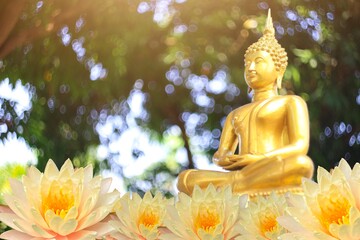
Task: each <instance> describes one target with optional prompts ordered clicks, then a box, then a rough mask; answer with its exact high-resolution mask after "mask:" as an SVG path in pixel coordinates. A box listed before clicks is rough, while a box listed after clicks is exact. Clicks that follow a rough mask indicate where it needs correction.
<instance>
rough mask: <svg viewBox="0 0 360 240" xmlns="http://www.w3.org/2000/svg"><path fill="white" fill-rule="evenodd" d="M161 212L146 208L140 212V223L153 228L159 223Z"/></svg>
mask: <svg viewBox="0 0 360 240" xmlns="http://www.w3.org/2000/svg"><path fill="white" fill-rule="evenodd" d="M159 220H160V217H159V214H158V213H157V211H155V210H154V209H145V211H144V212H143V213H142V214H140V217H139V220H138V224H139V226H140V225H141V224H142V225H144V226H145V227H146V228H148V229H152V228H153V227H154V226H156V225H158V224H159Z"/></svg>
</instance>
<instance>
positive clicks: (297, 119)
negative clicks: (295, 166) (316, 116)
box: [264, 96, 310, 159]
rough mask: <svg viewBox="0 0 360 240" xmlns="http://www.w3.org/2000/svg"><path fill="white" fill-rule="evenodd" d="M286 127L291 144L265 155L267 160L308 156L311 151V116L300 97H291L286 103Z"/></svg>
mask: <svg viewBox="0 0 360 240" xmlns="http://www.w3.org/2000/svg"><path fill="white" fill-rule="evenodd" d="M285 121H286V125H287V131H288V138H289V143H288V144H287V145H284V146H283V147H281V148H279V149H276V150H274V151H271V152H268V153H265V154H264V155H265V156H266V157H267V158H272V157H277V156H279V157H281V158H282V159H284V158H287V157H291V156H295V155H306V153H307V151H308V149H309V135H310V133H309V132H310V131H309V115H308V110H307V106H306V103H305V101H304V100H303V99H302V98H300V97H299V96H289V98H288V99H287V101H286V119H285Z"/></svg>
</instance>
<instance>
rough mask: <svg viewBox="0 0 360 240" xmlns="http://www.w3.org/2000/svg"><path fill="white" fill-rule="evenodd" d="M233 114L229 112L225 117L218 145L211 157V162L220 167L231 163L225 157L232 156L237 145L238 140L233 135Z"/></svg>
mask: <svg viewBox="0 0 360 240" xmlns="http://www.w3.org/2000/svg"><path fill="white" fill-rule="evenodd" d="M233 115H234V112H231V113H230V114H229V115H228V116H227V117H226V121H225V124H224V128H223V130H222V132H221V137H220V144H219V148H218V150H217V151H216V152H215V154H214V156H213V159H212V160H213V162H214V163H215V164H216V165H218V166H220V167H223V166H227V165H230V164H232V163H233V162H231V161H229V160H228V159H227V156H229V155H233V154H234V152H235V150H236V147H237V145H238V138H237V136H236V134H235V131H234V127H233V124H232V121H233Z"/></svg>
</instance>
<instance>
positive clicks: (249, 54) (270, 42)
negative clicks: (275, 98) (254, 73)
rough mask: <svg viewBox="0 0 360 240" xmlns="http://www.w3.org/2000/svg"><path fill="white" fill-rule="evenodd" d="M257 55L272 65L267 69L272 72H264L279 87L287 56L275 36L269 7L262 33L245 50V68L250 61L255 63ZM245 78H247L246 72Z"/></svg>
mask: <svg viewBox="0 0 360 240" xmlns="http://www.w3.org/2000/svg"><path fill="white" fill-rule="evenodd" d="M259 56H260V57H261V58H262V59H263V60H265V61H266V63H268V64H271V65H273V69H269V68H268V69H267V70H271V71H273V72H271V73H266V74H271V77H273V79H274V80H276V83H277V87H278V88H281V81H282V77H283V75H284V72H285V70H286V66H287V60H288V58H287V54H286V52H285V49H284V48H282V47H281V45H280V44H279V43H278V41H277V40H276V38H275V29H274V26H273V23H272V18H271V14H270V9H269V13H268V18H267V20H266V26H265V30H264V35H263V36H262V37H261V38H260V39H259V40H258V41H257V42H255V43H253V44H252V45H250V47H248V49H247V50H246V52H245V69H246V68H247V67H249V66H247V65H248V64H250V63H251V62H255V64H256V61H255V60H256V58H257V57H259ZM268 77H270V76H268ZM245 78H247V77H246V73H245ZM247 80H248V79H247ZM249 87H251V86H249Z"/></svg>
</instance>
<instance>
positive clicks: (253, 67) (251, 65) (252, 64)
mask: <svg viewBox="0 0 360 240" xmlns="http://www.w3.org/2000/svg"><path fill="white" fill-rule="evenodd" d="M254 70H255V62H251V63H250V66H249V71H254Z"/></svg>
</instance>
